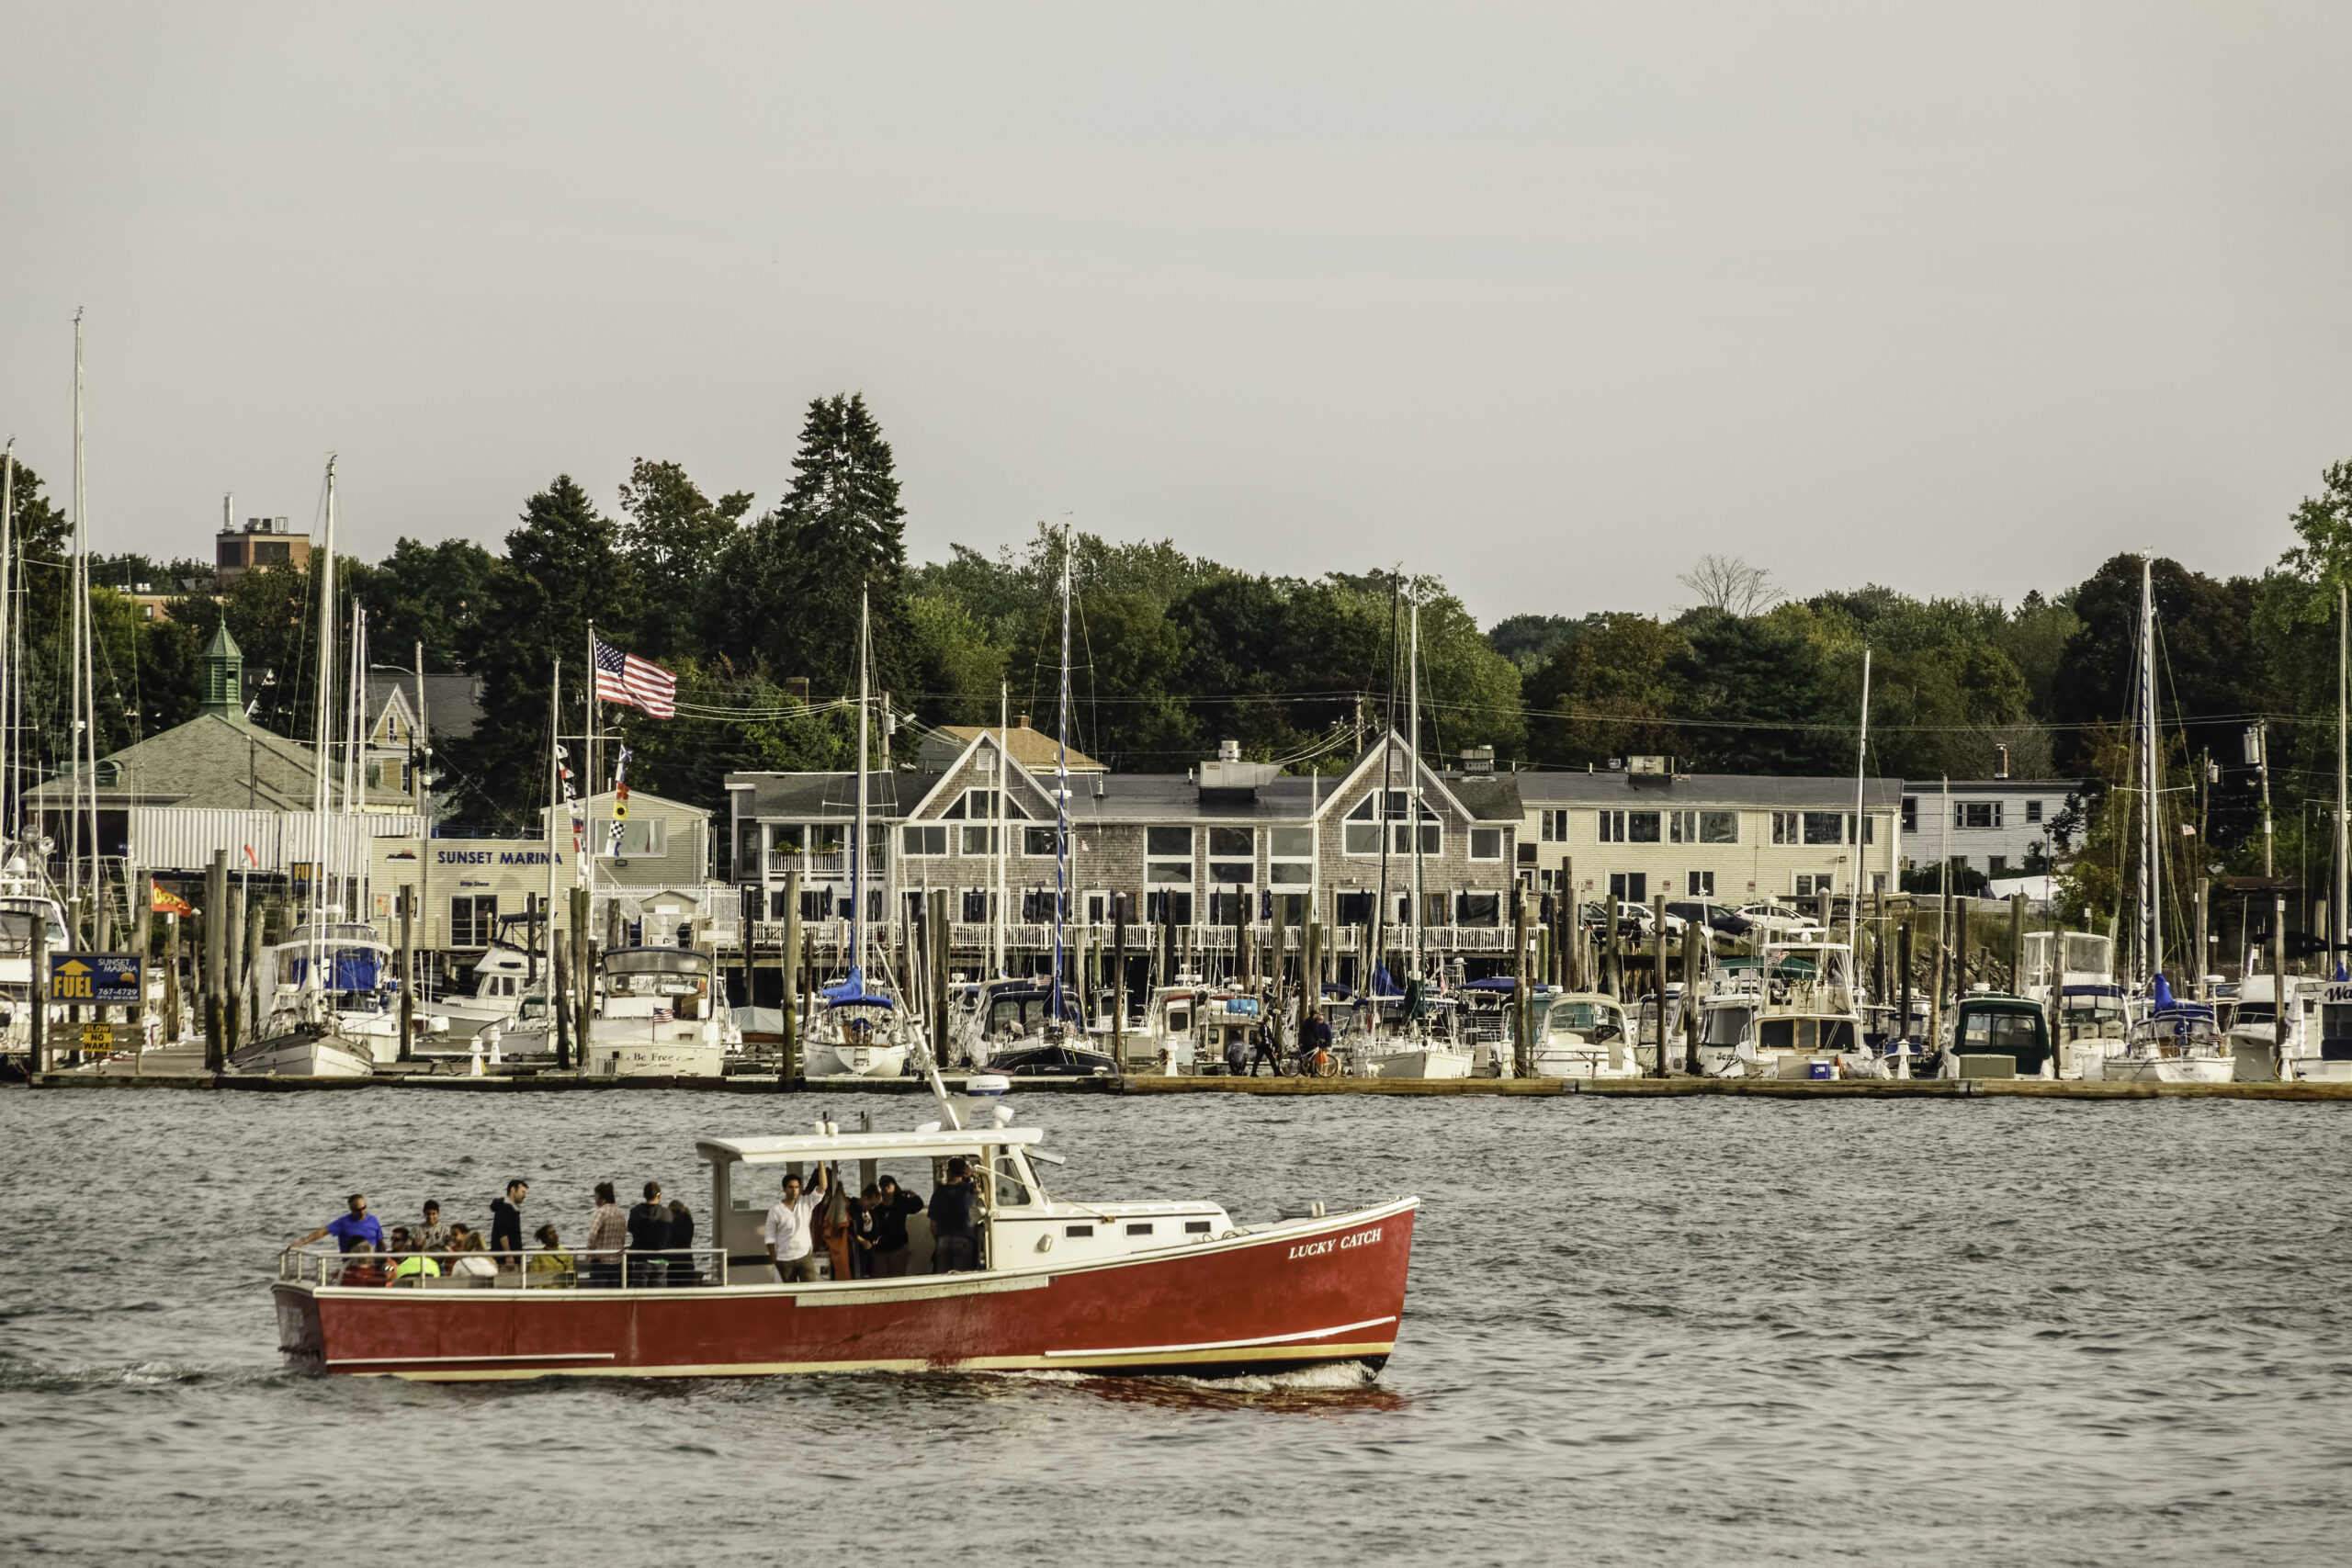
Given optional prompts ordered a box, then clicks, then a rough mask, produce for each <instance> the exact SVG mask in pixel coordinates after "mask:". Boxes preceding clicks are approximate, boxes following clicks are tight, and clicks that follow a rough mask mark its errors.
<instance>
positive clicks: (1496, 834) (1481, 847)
mask: <svg viewBox="0 0 2352 1568" xmlns="http://www.w3.org/2000/svg"><path fill="white" fill-rule="evenodd" d="M1470 858H1471V859H1472V860H1500V859H1502V858H1503V830H1502V829H1500V828H1473V829H1470Z"/></svg>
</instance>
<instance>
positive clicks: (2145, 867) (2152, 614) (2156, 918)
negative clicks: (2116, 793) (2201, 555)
mask: <svg viewBox="0 0 2352 1568" xmlns="http://www.w3.org/2000/svg"><path fill="white" fill-rule="evenodd" d="M2140 789H2141V795H2142V802H2143V807H2144V808H2143V810H2142V812H2141V814H2140V953H2141V956H2142V957H2143V959H2145V960H2146V963H2147V971H2148V977H2149V979H2150V981H2151V983H2153V982H2154V977H2155V976H2158V975H2161V974H2163V973H2164V967H2165V879H2164V876H2163V874H2162V869H2161V868H2160V867H2159V866H2158V865H2157V864H2156V852H2157V849H2158V846H2159V845H2160V844H2161V843H2162V842H2163V840H2161V839H2160V838H2159V837H2158V836H2157V833H2156V807H2157V806H2158V804H2159V797H2158V796H2157V794H2156V594H2155V574H2154V565H2153V564H2152V562H2151V561H2150V559H2149V558H2148V557H2146V556H2142V557H2141V558H2140Z"/></svg>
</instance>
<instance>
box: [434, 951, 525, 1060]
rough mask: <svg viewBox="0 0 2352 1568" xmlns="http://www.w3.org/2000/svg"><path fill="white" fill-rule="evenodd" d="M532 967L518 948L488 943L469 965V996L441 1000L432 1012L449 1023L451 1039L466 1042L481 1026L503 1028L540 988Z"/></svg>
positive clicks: (435, 1004) (436, 1003)
mask: <svg viewBox="0 0 2352 1568" xmlns="http://www.w3.org/2000/svg"><path fill="white" fill-rule="evenodd" d="M532 967H533V965H532V963H531V958H530V955H529V954H528V953H525V952H524V951H523V950H522V949H521V948H519V947H513V946H510V945H508V944H507V943H505V942H494V943H492V945H491V946H490V947H489V948H488V949H487V950H486V951H484V952H483V953H482V955H481V959H480V960H478V961H477V962H476V963H475V964H474V966H473V970H472V976H473V983H474V988H473V991H472V993H471V994H470V995H468V996H461V997H443V998H439V999H438V1000H436V1001H435V1003H434V1004H433V1005H434V1010H435V1013H437V1014H439V1015H440V1016H443V1017H446V1018H447V1020H448V1021H449V1024H448V1032H449V1034H450V1036H451V1038H453V1039H460V1040H462V1039H469V1038H471V1037H472V1036H473V1035H475V1034H477V1033H479V1032H481V1028H482V1026H483V1025H485V1024H491V1023H496V1024H500V1025H502V1026H503V1025H504V1024H506V1023H507V1022H508V1021H511V1020H512V1019H513V1018H514V1017H515V1014H516V1013H518V1012H519V1011H521V1010H522V1006H523V998H525V997H526V995H529V994H530V993H531V992H532V991H533V990H534V989H535V988H537V989H544V987H545V981H544V979H540V980H537V981H535V980H534V978H533V976H532V973H531V971H532Z"/></svg>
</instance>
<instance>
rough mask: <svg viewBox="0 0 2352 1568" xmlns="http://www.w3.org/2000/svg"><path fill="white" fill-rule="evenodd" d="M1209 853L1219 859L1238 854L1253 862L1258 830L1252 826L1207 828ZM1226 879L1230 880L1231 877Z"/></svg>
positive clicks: (1229, 858)
mask: <svg viewBox="0 0 2352 1568" xmlns="http://www.w3.org/2000/svg"><path fill="white" fill-rule="evenodd" d="M1209 853H1210V854H1212V855H1214V856H1216V858H1217V859H1219V860H1232V859H1234V858H1235V857H1237V856H1238V857H1240V858H1243V859H1246V860H1250V861H1252V862H1254V861H1255V860H1256V859H1257V855H1258V831H1257V829H1254V828H1212V829H1209ZM1226 880H1227V881H1231V880H1232V878H1230V877H1227V879H1226ZM1251 880H1255V878H1251Z"/></svg>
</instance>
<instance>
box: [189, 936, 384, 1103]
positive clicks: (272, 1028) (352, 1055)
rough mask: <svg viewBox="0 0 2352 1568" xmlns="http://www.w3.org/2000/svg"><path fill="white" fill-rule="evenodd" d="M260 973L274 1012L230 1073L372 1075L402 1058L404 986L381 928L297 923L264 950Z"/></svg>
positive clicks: (260, 987) (261, 990) (238, 1051)
mask: <svg viewBox="0 0 2352 1568" xmlns="http://www.w3.org/2000/svg"><path fill="white" fill-rule="evenodd" d="M254 970H255V973H254V990H255V991H256V993H257V994H258V995H260V996H262V997H265V998H268V1008H269V1010H268V1012H267V1013H266V1014H265V1015H264V1016H263V1017H262V1018H261V1019H260V1020H259V1021H257V1024H256V1027H255V1028H254V1032H253V1034H252V1036H251V1038H250V1039H249V1040H248V1041H246V1042H245V1043H241V1044H239V1045H238V1046H236V1048H235V1049H233V1050H232V1052H231V1053H230V1055H229V1066H230V1070H231V1071H232V1072H239V1073H279V1074H290V1075H293V1076H297V1077H368V1076H369V1075H370V1074H372V1073H374V1072H375V1070H376V1069H377V1068H378V1067H379V1066H383V1065H385V1064H387V1063H390V1062H396V1061H398V1060H399V1059H400V1054H401V1022H400V1000H399V992H400V982H399V979H398V978H397V977H396V976H395V975H394V973H393V963H392V950H391V948H390V947H389V946H387V945H386V944H385V943H384V942H380V941H379V940H378V939H377V936H376V929H375V927H373V926H369V925H364V924H360V923H357V922H354V921H318V922H314V923H312V924H311V925H306V926H298V927H296V928H295V929H294V931H292V932H291V933H290V934H289V936H288V940H286V941H285V942H279V943H277V945H275V946H273V947H266V948H264V949H262V951H261V953H259V954H258V955H257V959H256V962H255V964H254Z"/></svg>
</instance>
